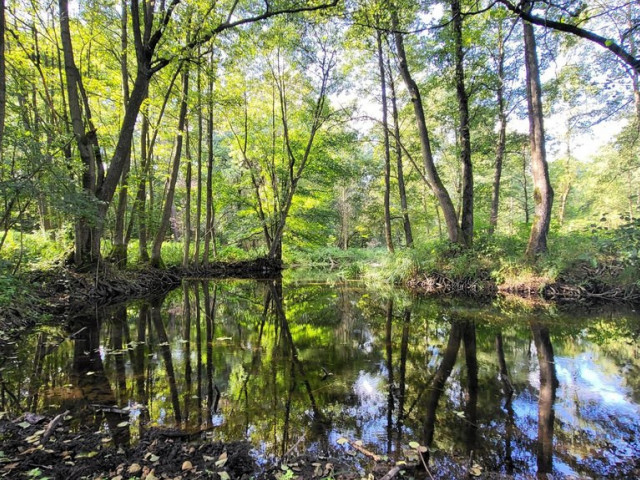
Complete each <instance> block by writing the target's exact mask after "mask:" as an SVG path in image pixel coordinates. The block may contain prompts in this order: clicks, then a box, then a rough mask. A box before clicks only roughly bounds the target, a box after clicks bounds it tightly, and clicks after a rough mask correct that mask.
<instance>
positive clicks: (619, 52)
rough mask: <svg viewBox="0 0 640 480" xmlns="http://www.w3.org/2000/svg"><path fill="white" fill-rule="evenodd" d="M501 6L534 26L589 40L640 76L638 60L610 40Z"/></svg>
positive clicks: (504, 1) (506, 2)
mask: <svg viewBox="0 0 640 480" xmlns="http://www.w3.org/2000/svg"><path fill="white" fill-rule="evenodd" d="M498 1H499V2H500V3H501V4H502V5H504V6H505V7H507V9H508V10H510V11H511V12H513V13H515V14H516V15H518V16H519V17H520V18H522V19H523V20H526V21H527V22H529V23H533V24H534V25H540V26H542V27H546V28H552V29H554V30H558V31H560V32H565V33H571V34H573V35H576V36H577V37H580V38H585V39H587V40H590V41H592V42H594V43H596V44H598V45H600V46H601V47H602V48H605V49H607V50H609V51H610V52H611V53H613V54H614V55H615V56H616V57H618V58H619V59H620V60H622V61H623V62H624V63H626V64H627V65H629V66H630V67H631V68H632V69H633V70H634V71H635V72H636V73H638V74H640V60H638V59H637V58H636V57H635V56H634V55H632V54H630V53H629V52H627V51H626V50H625V49H624V48H623V47H622V46H620V45H618V44H617V43H616V42H614V41H613V40H612V39H610V38H605V37H602V36H600V35H598V34H596V33H594V32H592V31H590V30H586V29H584V28H581V27H578V26H577V25H573V24H571V23H564V22H557V21H555V20H549V19H547V18H543V17H538V16H536V15H533V14H531V13H529V12H527V11H525V10H523V9H522V7H521V6H520V5H514V4H513V3H511V1H510V0H498Z"/></svg>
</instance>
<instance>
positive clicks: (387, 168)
mask: <svg viewBox="0 0 640 480" xmlns="http://www.w3.org/2000/svg"><path fill="white" fill-rule="evenodd" d="M376 43H377V46H378V68H379V69H380V91H381V98H382V135H383V139H384V239H385V243H386V244H387V250H389V252H391V253H393V239H392V238H391V206H390V195H391V152H390V148H389V122H388V120H387V117H388V112H387V110H388V106H387V82H386V77H387V75H386V72H385V71H384V55H383V53H382V34H381V33H380V30H376Z"/></svg>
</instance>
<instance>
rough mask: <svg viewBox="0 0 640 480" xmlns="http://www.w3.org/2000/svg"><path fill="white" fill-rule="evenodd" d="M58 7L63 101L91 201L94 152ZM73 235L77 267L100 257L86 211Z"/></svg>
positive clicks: (62, 5)
mask: <svg viewBox="0 0 640 480" xmlns="http://www.w3.org/2000/svg"><path fill="white" fill-rule="evenodd" d="M58 6H59V16H60V41H61V44H62V53H63V57H64V71H65V76H66V80H67V81H66V87H67V100H68V103H69V116H70V119H71V128H72V131H73V136H74V137H75V141H76V144H77V146H78V153H79V155H80V160H81V161H82V169H83V170H82V190H83V192H84V193H85V195H86V199H87V200H91V199H93V198H94V196H95V192H96V179H97V172H96V162H95V158H94V151H93V149H92V144H91V141H90V138H89V132H87V131H85V124H84V120H83V114H82V113H83V112H82V104H81V100H80V90H81V89H82V85H81V82H82V79H81V77H80V72H79V71H78V68H77V67H76V63H75V60H74V57H73V44H72V42H71V30H70V27H69V5H68V1H67V0H59V2H58ZM85 113H86V112H85ZM75 236H76V238H75V243H76V245H75V249H76V252H75V263H76V265H79V266H80V265H82V264H85V263H92V262H94V261H95V260H97V259H98V258H99V256H100V242H99V233H98V232H96V229H95V228H94V225H93V224H92V219H91V218H90V216H88V215H87V213H86V211H84V212H82V213H80V214H78V218H77V220H76V227H75Z"/></svg>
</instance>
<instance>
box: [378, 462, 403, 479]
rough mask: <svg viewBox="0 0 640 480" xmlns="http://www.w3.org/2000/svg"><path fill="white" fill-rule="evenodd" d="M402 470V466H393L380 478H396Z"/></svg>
mask: <svg viewBox="0 0 640 480" xmlns="http://www.w3.org/2000/svg"><path fill="white" fill-rule="evenodd" d="M401 470H402V467H400V466H398V465H396V466H395V467H393V468H392V469H391V470H389V471H388V472H387V474H386V475H385V476H384V477H382V478H381V479H380V480H391V479H392V478H394V477H395V476H396V475H397V474H398V473H400V471H401Z"/></svg>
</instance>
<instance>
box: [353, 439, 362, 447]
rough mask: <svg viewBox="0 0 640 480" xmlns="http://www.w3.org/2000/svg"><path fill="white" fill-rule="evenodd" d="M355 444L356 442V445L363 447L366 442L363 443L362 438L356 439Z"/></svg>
mask: <svg viewBox="0 0 640 480" xmlns="http://www.w3.org/2000/svg"><path fill="white" fill-rule="evenodd" d="M354 444H355V445H357V446H359V447H362V446H363V445H364V443H362V440H356V441H355V442H354Z"/></svg>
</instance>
